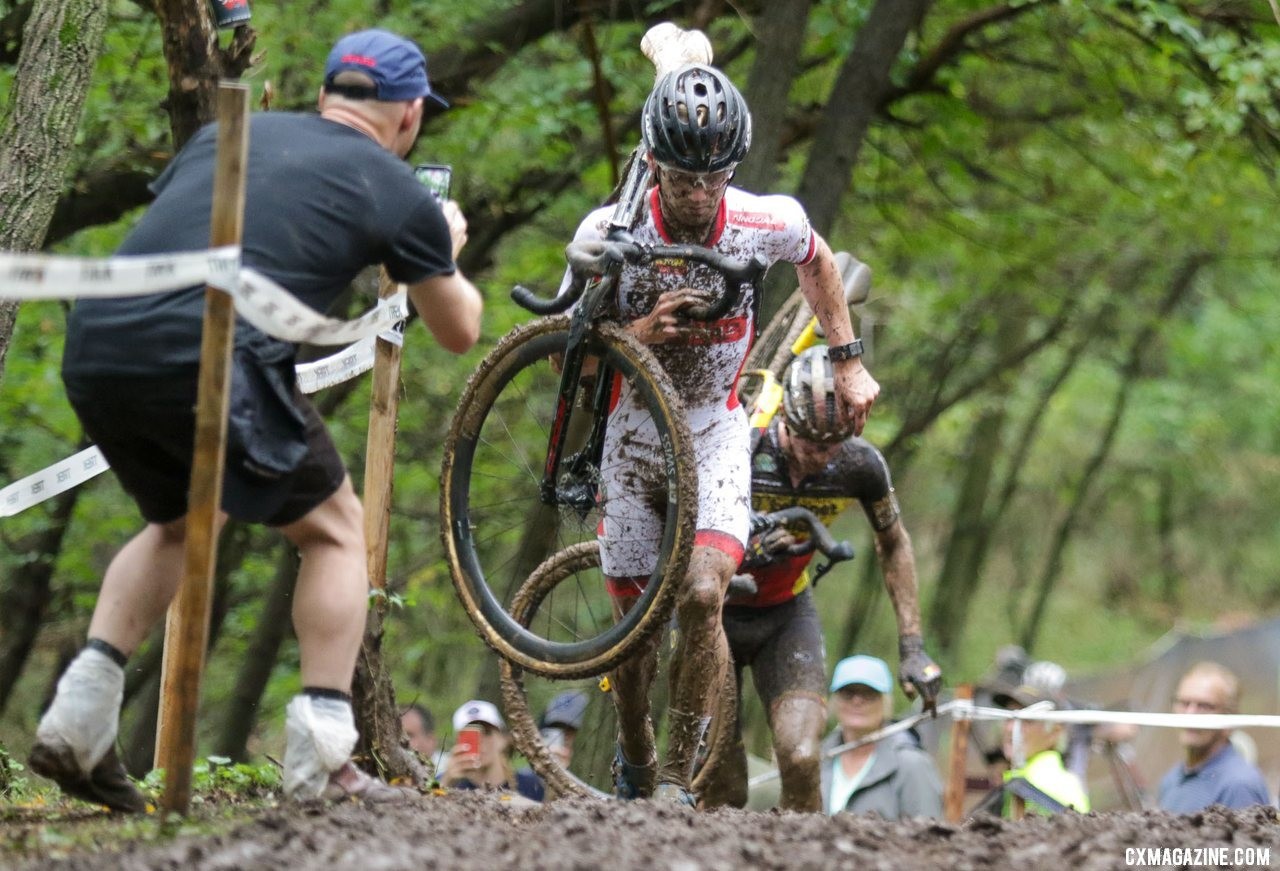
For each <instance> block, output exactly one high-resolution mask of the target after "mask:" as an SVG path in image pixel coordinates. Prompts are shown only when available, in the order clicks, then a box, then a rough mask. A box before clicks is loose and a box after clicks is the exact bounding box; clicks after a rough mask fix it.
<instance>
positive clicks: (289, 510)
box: [66, 373, 346, 526]
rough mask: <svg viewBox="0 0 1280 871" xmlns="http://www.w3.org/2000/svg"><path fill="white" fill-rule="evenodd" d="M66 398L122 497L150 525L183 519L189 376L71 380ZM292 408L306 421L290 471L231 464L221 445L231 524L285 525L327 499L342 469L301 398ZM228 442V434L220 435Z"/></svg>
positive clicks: (190, 428) (191, 392) (192, 384)
mask: <svg viewBox="0 0 1280 871" xmlns="http://www.w3.org/2000/svg"><path fill="white" fill-rule="evenodd" d="M66 387H67V398H68V399H69V400H70V402H71V406H72V408H73V409H75V412H76V416H77V417H79V418H80V423H81V425H82V426H83V427H84V430H85V434H86V435H88V437H89V438H90V439H92V440H93V441H94V443H95V444H96V445H97V446H98V449H99V450H101V451H102V453H103V456H105V457H106V458H107V462H108V463H110V464H111V469H112V471H114V472H115V473H116V477H117V478H118V479H119V480H120V485H121V486H122V487H123V488H124V490H125V492H126V493H128V494H129V495H130V496H131V497H133V501H134V502H136V503H137V505H138V508H139V510H140V511H141V512H142V516H143V517H144V518H146V519H147V520H148V521H149V522H151V523H168V522H170V521H173V520H177V519H179V518H180V517H183V516H185V515H186V513H187V491H188V489H189V487H190V482H191V458H192V453H193V450H194V444H195V423H196V418H195V404H196V381H195V375H194V373H192V374H189V375H186V374H184V375H181V376H165V377H155V378H151V377H141V378H133V377H106V376H97V377H76V378H69V379H67V380H66ZM294 402H295V404H296V406H297V408H298V410H299V411H300V412H302V414H303V417H304V418H305V420H306V442H307V449H308V450H307V453H306V455H305V456H304V457H303V458H302V461H301V463H299V465H298V466H297V468H296V469H294V470H293V471H292V472H289V473H287V474H284V475H280V476H278V477H268V476H264V475H263V474H260V473H259V472H257V471H254V470H252V469H251V468H250V467H248V466H246V465H245V464H243V463H240V462H237V461H235V460H234V459H233V458H234V457H235V456H237V455H238V454H239V453H241V452H238V451H236V449H235V447H236V446H235V445H234V444H231V443H229V444H228V446H227V456H228V460H227V464H226V471H225V474H224V476H223V479H222V510H223V511H225V512H226V513H227V514H229V515H231V516H232V517H234V518H236V519H237V520H244V521H248V522H250V523H265V524H267V525H269V526H285V525H287V524H290V523H293V522H294V521H296V520H300V519H301V518H302V517H303V516H305V515H306V514H307V513H308V512H309V511H311V510H312V509H313V508H315V507H316V506H318V505H319V504H320V503H322V502H324V501H325V500H326V499H328V498H329V497H330V496H332V495H333V494H334V493H335V492H336V491H337V489H338V487H339V486H340V485H341V484H342V481H343V479H344V478H345V477H346V468H345V467H344V466H343V464H342V458H341V457H340V456H338V451H337V448H335V447H334V445H333V440H332V439H331V438H330V437H329V432H328V430H327V429H326V428H325V425H324V421H323V420H321V419H320V415H319V414H318V413H317V412H316V410H315V407H314V406H313V405H312V404H311V401H310V400H308V399H307V398H306V397H305V396H304V395H302V394H301V393H297V394H296V395H295V397H294ZM228 438H229V440H234V435H233V434H229V435H228Z"/></svg>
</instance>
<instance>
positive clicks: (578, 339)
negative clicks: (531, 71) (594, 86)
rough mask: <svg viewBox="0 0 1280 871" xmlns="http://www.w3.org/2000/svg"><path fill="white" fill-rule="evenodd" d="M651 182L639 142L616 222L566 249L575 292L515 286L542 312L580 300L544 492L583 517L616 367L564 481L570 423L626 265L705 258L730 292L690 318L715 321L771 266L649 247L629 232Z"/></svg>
mask: <svg viewBox="0 0 1280 871" xmlns="http://www.w3.org/2000/svg"><path fill="white" fill-rule="evenodd" d="M651 180H652V173H651V171H650V169H649V164H648V161H646V160H645V159H644V158H643V155H642V154H641V152H640V149H639V148H638V149H637V150H636V153H635V156H634V158H633V160H632V161H631V169H630V171H629V172H628V174H627V178H626V179H625V180H624V182H623V185H622V188H621V195H620V197H619V200H618V203H617V205H616V206H615V208H614V211H613V215H612V217H611V218H610V220H609V224H608V227H609V229H608V233H607V235H606V239H605V241H604V242H602V243H570V245H569V247H568V249H567V250H566V257H567V258H568V260H569V267H570V269H571V271H572V272H573V275H574V280H573V281H572V283H571V286H570V288H569V290H568V292H566V293H565V294H563V295H561V296H560V297H557V298H556V299H552V300H543V299H539V298H538V297H536V296H535V295H534V294H533V293H531V292H530V291H528V290H527V289H526V288H523V287H516V288H515V290H513V291H512V293H511V296H512V299H514V300H515V301H516V302H517V303H518V304H520V305H521V306H523V307H524V308H526V309H529V310H530V311H532V312H534V313H536V314H552V313H556V312H562V311H565V310H566V309H568V308H569V307H571V306H574V305H575V303H576V304H577V305H576V307H575V308H574V311H573V314H572V316H571V318H570V321H569V336H568V341H567V342H566V345H565V349H564V356H563V359H562V362H561V374H560V388H559V391H558V394H557V398H556V410H555V416H554V417H553V419H552V425H551V434H550V436H549V438H548V444H547V459H546V462H545V464H544V466H543V476H542V483H541V486H540V489H539V495H540V498H541V499H542V502H543V504H546V505H554V506H565V507H569V508H572V509H573V510H575V511H577V512H578V513H579V514H580V516H584V517H585V516H586V514H587V513H588V512H589V511H590V510H591V509H592V508H593V507H594V506H595V504H596V485H595V482H594V480H591V477H590V475H589V472H590V470H591V469H599V467H600V463H601V460H602V458H603V454H604V435H605V424H606V421H607V418H608V414H607V412H608V403H609V398H610V393H611V391H612V385H613V373H612V372H610V371H609V370H608V367H607V366H604V365H601V366H600V368H599V369H598V370H597V372H596V383H595V391H594V395H593V397H592V401H591V414H592V426H591V433H590V435H589V436H588V439H587V442H586V445H585V446H584V447H583V449H582V450H581V451H579V452H577V453H576V454H574V455H573V456H572V457H570V458H568V467H569V468H568V476H567V478H566V480H564V481H563V482H561V481H560V480H559V479H560V476H561V469H562V467H563V466H564V465H565V459H566V458H565V456H564V452H565V442H566V440H567V438H568V432H567V431H566V426H565V425H566V423H567V422H568V420H569V414H570V410H571V407H572V403H573V400H574V397H575V396H576V395H577V392H578V388H579V385H580V383H581V381H582V371H583V367H584V365H585V363H586V360H587V356H588V353H587V346H586V340H587V335H588V333H589V332H590V329H591V326H592V324H593V323H595V322H596V321H597V320H598V319H599V318H600V317H601V312H603V311H606V310H607V304H608V301H609V297H610V294H611V293H612V291H613V289H614V287H615V286H616V284H617V281H618V279H619V277H620V276H621V273H622V268H623V266H624V265H626V264H627V263H645V262H649V261H652V260H654V259H657V258H666V257H671V258H679V259H684V260H689V261H692V262H696V263H703V264H705V265H707V266H710V267H712V268H714V269H716V271H718V272H720V274H721V275H722V276H723V278H724V280H725V284H726V289H725V292H724V294H723V295H722V296H721V298H720V299H719V300H718V301H717V302H716V303H714V304H713V305H711V306H708V307H706V308H704V309H702V310H693V311H690V312H689V316H690V317H693V318H695V319H697V320H708V321H711V320H717V319H719V318H721V317H723V316H724V314H725V313H726V312H727V311H729V310H730V309H731V308H732V307H733V306H734V305H735V304H736V303H737V301H738V299H739V298H740V296H741V293H742V287H743V286H744V285H746V284H750V285H751V286H752V288H753V291H754V293H755V298H756V299H758V298H759V288H760V282H761V279H763V277H764V273H765V270H766V268H767V265H766V264H765V263H764V262H763V261H762V260H760V259H759V258H756V259H755V260H752V261H751V262H749V263H739V262H737V261H734V260H730V259H729V258H726V257H724V256H723V255H721V254H719V253H718V252H716V251H713V250H712V249H709V248H702V247H700V246H695V245H652V246H649V245H640V244H638V243H636V242H635V241H634V240H632V238H631V234H630V230H631V228H632V227H633V226H635V223H636V221H637V220H638V219H639V217H640V214H641V210H642V208H643V205H644V196H645V193H646V191H648V189H649V187H650V181H651Z"/></svg>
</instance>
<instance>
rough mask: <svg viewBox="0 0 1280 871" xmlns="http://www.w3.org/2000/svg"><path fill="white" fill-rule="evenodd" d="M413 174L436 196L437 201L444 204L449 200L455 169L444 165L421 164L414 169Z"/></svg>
mask: <svg viewBox="0 0 1280 871" xmlns="http://www.w3.org/2000/svg"><path fill="white" fill-rule="evenodd" d="M413 174H414V175H416V176H417V177H418V181H420V182H422V184H423V185H424V186H425V187H426V189H427V190H429V191H431V193H433V194H435V197H436V200H437V201H439V202H442V203H443V202H444V201H445V200H447V199H449V182H450V180H452V178H453V167H452V166H449V165H448V164H444V163H420V164H418V165H417V166H415V167H414V168H413Z"/></svg>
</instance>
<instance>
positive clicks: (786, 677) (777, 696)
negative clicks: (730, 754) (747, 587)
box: [751, 590, 827, 811]
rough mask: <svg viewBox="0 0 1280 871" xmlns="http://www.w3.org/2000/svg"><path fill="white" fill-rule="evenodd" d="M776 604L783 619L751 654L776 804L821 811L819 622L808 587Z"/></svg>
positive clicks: (823, 719) (823, 714) (823, 710)
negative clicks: (768, 735) (769, 743)
mask: <svg viewBox="0 0 1280 871" xmlns="http://www.w3.org/2000/svg"><path fill="white" fill-rule="evenodd" d="M776 607H777V610H778V612H779V613H780V614H781V615H782V616H783V617H784V618H785V619H783V620H782V621H781V628H780V629H779V630H778V631H777V632H775V633H774V634H773V635H772V636H771V637H770V638H769V640H768V641H767V642H766V643H765V644H764V645H763V646H762V647H761V649H760V651H759V652H758V653H757V654H756V658H755V660H754V661H753V663H752V669H751V675H752V677H753V678H755V683H756V692H758V693H759V694H760V701H761V702H763V703H764V707H765V710H766V711H768V712H769V729H770V731H772V732H773V750H774V755H775V756H776V757H777V759H778V771H779V772H780V774H781V775H782V793H781V795H780V796H779V804H780V805H781V807H783V808H785V809H788V810H795V811H820V810H821V809H822V797H821V790H820V786H819V777H820V774H821V770H822V768H821V763H820V756H821V753H822V729H823V727H824V726H826V724H827V703H826V697H825V696H824V695H823V693H824V691H825V690H826V688H827V681H826V666H825V664H824V661H825V656H824V655H823V649H822V623H821V621H820V620H819V619H818V612H817V609H816V608H815V607H814V604H813V596H812V594H811V593H810V592H809V591H808V590H806V591H805V592H803V593H801V594H800V595H799V596H797V597H796V598H795V599H792V600H791V601H790V602H787V603H785V604H782V605H778V606H776Z"/></svg>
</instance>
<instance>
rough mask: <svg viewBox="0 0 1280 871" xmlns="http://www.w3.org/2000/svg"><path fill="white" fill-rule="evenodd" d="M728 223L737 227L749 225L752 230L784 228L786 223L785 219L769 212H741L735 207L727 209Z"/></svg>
mask: <svg viewBox="0 0 1280 871" xmlns="http://www.w3.org/2000/svg"><path fill="white" fill-rule="evenodd" d="M728 223H730V224H733V225H735V226H738V227H751V228H752V229H754V230H785V229H787V225H786V222H785V221H780V220H778V218H777V217H776V216H774V215H772V214H770V213H769V212H741V211H737V210H735V209H730V210H729V215H728Z"/></svg>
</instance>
